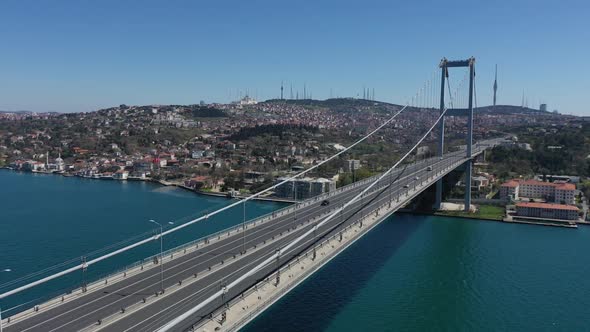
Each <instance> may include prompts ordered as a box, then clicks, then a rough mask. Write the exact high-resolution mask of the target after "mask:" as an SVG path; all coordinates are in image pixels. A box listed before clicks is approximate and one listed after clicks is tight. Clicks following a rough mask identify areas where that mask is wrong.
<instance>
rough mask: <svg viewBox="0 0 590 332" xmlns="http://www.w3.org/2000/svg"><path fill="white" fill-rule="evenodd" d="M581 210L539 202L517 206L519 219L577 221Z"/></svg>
mask: <svg viewBox="0 0 590 332" xmlns="http://www.w3.org/2000/svg"><path fill="white" fill-rule="evenodd" d="M579 213H580V210H579V209H578V208H577V207H575V206H571V205H564V204H554V203H537V202H520V203H517V204H516V215H517V216H518V217H531V218H544V219H562V220H577V219H578V218H579Z"/></svg>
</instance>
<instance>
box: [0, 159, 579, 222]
mask: <svg viewBox="0 0 590 332" xmlns="http://www.w3.org/2000/svg"><path fill="white" fill-rule="evenodd" d="M0 169H5V170H10V171H13V172H19V173H31V174H45V175H61V176H63V177H76V178H81V179H88V180H116V181H141V182H149V183H154V184H158V185H161V186H164V187H176V188H180V189H182V190H186V191H190V192H192V193H194V194H197V195H203V196H210V197H219V198H227V199H234V198H235V199H244V198H246V197H245V196H240V195H235V196H229V195H228V194H226V193H222V192H210V191H201V190H195V189H193V188H190V187H187V186H185V185H183V184H179V183H174V182H168V181H165V180H155V179H152V178H145V179H141V178H127V179H114V178H91V177H84V176H79V175H75V174H70V173H56V172H27V171H20V170H15V169H12V168H10V167H0ZM253 200H258V201H263V202H274V203H289V204H292V203H295V201H293V200H289V199H283V198H275V197H255V198H253ZM396 213H405V214H413V215H423V216H435V217H445V218H458V219H471V220H482V221H495V222H501V223H508V224H510V223H513V224H524V225H537V226H551V227H565V228H577V227H578V226H577V225H578V224H580V225H589V224H590V223H589V222H577V223H576V224H575V225H569V224H565V223H564V224H558V223H551V222H527V221H520V220H514V221H505V220H504V219H496V218H489V217H480V216H459V215H447V214H444V213H440V212H436V211H433V212H426V211H411V210H407V209H400V210H398V211H396Z"/></svg>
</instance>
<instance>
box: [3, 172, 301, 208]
mask: <svg viewBox="0 0 590 332" xmlns="http://www.w3.org/2000/svg"><path fill="white" fill-rule="evenodd" d="M0 170H7V171H12V172H17V173H25V174H43V175H59V176H63V177H66V178H79V179H85V180H102V181H105V180H106V181H133V182H149V183H154V184H158V185H161V186H164V187H176V188H180V189H183V190H186V191H190V192H192V193H195V194H197V195H204V196H212V197H219V198H227V199H233V198H235V199H244V198H245V196H241V195H235V196H229V195H228V194H226V193H222V192H208V191H202V190H195V189H192V188H190V187H187V186H185V185H183V184H179V183H174V182H168V181H165V180H155V179H152V178H147V177H146V178H137V177H129V178H127V179H115V178H112V177H111V178H107V177H101V178H93V177H86V176H80V175H76V174H71V173H65V172H64V173H58V172H29V171H21V170H16V169H13V168H10V167H7V166H4V167H0ZM253 200H257V201H263V202H275V203H289V204H292V203H295V201H294V200H290V199H284V198H278V197H255V198H253Z"/></svg>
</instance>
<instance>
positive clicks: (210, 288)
mask: <svg viewBox="0 0 590 332" xmlns="http://www.w3.org/2000/svg"><path fill="white" fill-rule="evenodd" d="M456 67H464V68H467V74H466V78H467V79H464V81H465V82H468V83H467V84H468V88H467V91H468V93H467V94H465V95H464V96H463V95H462V96H459V93H458V92H459V91H458V90H459V89H460V87H458V88H457V91H455V93H454V94H453V91H452V90H451V89H450V88H451V87H450V83H449V69H450V68H456ZM439 69H440V72H441V79H440V84H441V85H440V88H441V90H440V103H439V104H438V105H437V107H436V108H434V107H432V105H431V103H432V100H435V99H438V98H433V94H432V93H431V91H432V84H431V83H432V82H431V83H429V85H428V87H426V86H425V87H424V88H422V89H420V91H419V92H418V93H417V94H416V96H415V97H412V100H411V102H409V103H408V105H406V106H404V107H402V108H401V109H400V110H399V111H398V112H396V113H395V114H393V115H392V116H391V117H390V118H389V119H388V120H387V121H384V122H383V123H382V124H380V125H379V126H378V127H377V128H376V129H374V130H373V131H371V132H369V133H368V134H367V135H365V136H363V137H362V138H361V139H359V140H358V141H356V142H354V143H353V144H351V145H349V146H348V147H346V148H345V149H344V150H342V151H339V152H338V153H336V154H334V155H333V156H331V157H329V158H327V159H326V160H324V161H322V162H320V163H318V164H317V165H315V166H313V167H310V168H309V169H306V170H304V171H303V172H301V173H299V174H296V175H294V176H292V177H290V178H289V179H286V180H285V181H283V182H281V183H279V184H277V185H275V186H272V187H270V188H268V189H265V190H263V191H261V192H258V193H256V194H253V195H251V196H250V197H248V198H245V199H243V200H241V201H237V202H234V203H232V204H229V205H228V206H226V207H223V208H221V209H219V210H216V211H213V212H210V213H207V214H206V215H204V216H202V217H199V218H196V219H193V220H191V221H189V222H186V223H183V224H181V225H178V226H175V227H172V228H170V229H167V230H166V231H164V230H163V228H162V229H161V232H160V233H159V234H157V235H154V236H152V237H146V238H144V239H141V240H139V241H136V242H133V243H131V244H128V245H126V246H123V247H120V248H116V249H113V250H112V251H108V252H106V253H104V254H103V255H101V256H99V257H96V258H93V259H91V260H84V261H83V262H82V263H81V264H79V265H74V266H72V267H69V268H66V269H63V270H61V271H58V272H56V273H53V274H50V275H45V276H44V277H41V278H39V279H37V280H33V281H30V282H28V283H24V284H20V285H19V286H18V287H14V288H12V289H9V290H7V291H4V292H3V293H1V294H0V301H1V300H2V299H4V298H8V297H10V296H15V295H16V294H19V293H21V292H24V291H27V290H30V289H33V288H38V287H43V286H44V285H45V284H46V283H48V282H50V281H52V280H56V279H58V278H62V277H64V276H66V275H69V274H71V273H73V272H75V271H86V270H87V269H89V268H92V265H94V264H96V263H98V262H101V261H105V260H107V259H109V258H111V257H113V256H116V255H119V254H121V253H123V252H126V251H129V250H131V249H133V248H136V247H138V246H141V245H143V244H145V243H148V242H151V241H154V240H159V241H161V240H162V238H163V237H164V236H166V235H167V234H170V233H173V232H177V231H180V230H181V229H183V228H185V227H187V226H189V225H192V224H194V223H197V222H199V221H202V220H206V219H208V218H211V217H212V216H214V215H216V214H219V213H221V212H223V211H224V210H227V209H230V208H233V207H238V208H239V207H242V208H243V209H245V207H246V202H247V201H249V200H251V199H253V198H255V197H257V196H259V195H261V194H264V193H266V192H268V191H271V190H273V189H274V188H276V187H277V186H279V185H283V184H285V183H287V182H288V181H292V180H293V179H296V178H297V177H301V176H303V175H305V174H307V173H308V172H311V171H313V170H314V169H317V168H318V167H320V166H321V165H323V164H325V163H328V162H330V161H331V160H334V159H335V158H337V157H339V156H340V155H342V154H343V153H346V152H347V151H349V150H351V149H353V148H354V147H355V146H357V145H358V144H361V143H362V142H364V141H366V140H367V139H368V138H369V137H371V136H373V135H374V134H375V133H377V132H379V131H380V130H382V129H383V128H385V127H386V126H388V125H389V124H391V122H392V121H394V120H395V118H396V117H397V116H398V115H400V114H401V113H403V112H404V111H408V110H410V109H413V108H416V107H420V108H427V109H428V108H430V109H432V110H433V111H435V109H436V111H437V112H438V114H437V116H436V119H435V121H433V123H431V124H430V127H429V128H428V129H427V130H425V132H424V133H423V134H422V135H421V136H420V137H419V139H418V140H417V141H416V142H415V144H414V145H413V146H412V147H411V148H409V149H408V150H407V151H406V152H405V153H404V155H403V156H402V157H401V158H400V159H399V160H398V161H397V162H396V163H395V164H394V165H392V166H391V167H390V168H389V169H387V170H386V171H384V172H382V173H381V174H379V175H376V176H373V177H371V178H367V179H364V180H362V181H358V182H355V183H352V184H350V185H347V186H344V187H341V188H338V189H337V190H335V191H333V192H329V193H325V194H323V195H320V196H316V197H313V198H311V199H308V200H305V201H300V202H297V203H295V204H293V205H291V206H289V207H286V208H283V209H281V210H277V211H275V212H272V213H270V214H268V215H265V216H262V217H259V218H256V219H254V220H246V218H245V213H244V218H243V220H242V222H241V223H240V224H238V225H236V226H234V227H232V228H229V229H226V230H223V231H220V232H218V233H215V234H210V235H208V236H207V237H204V238H202V239H197V240H195V241H193V242H190V243H187V244H185V245H182V246H180V247H178V248H174V249H172V250H169V251H167V252H165V253H161V254H160V255H156V256H154V257H152V259H151V260H143V261H141V262H138V263H137V264H135V265H133V266H131V267H129V268H127V269H125V270H124V271H121V272H118V273H115V274H112V275H110V276H109V277H107V278H102V279H99V280H94V281H92V282H90V283H84V284H83V285H82V286H80V287H76V288H73V289H72V290H70V291H69V292H67V293H64V294H62V295H60V296H56V297H55V298H52V299H50V300H46V301H43V302H40V303H33V304H29V305H28V306H27V307H26V308H24V309H22V310H15V311H14V312H11V313H9V314H7V310H5V311H4V312H1V311H0V314H2V316H1V318H0V329H1V330H2V332H3V331H99V330H100V331H186V330H208V331H212V330H236V329H239V328H240V327H242V326H244V325H245V324H247V322H249V321H250V320H251V319H253V318H254V317H256V315H258V314H259V313H260V312H262V311H263V310H264V309H266V308H267V307H269V306H270V305H271V304H272V303H274V302H275V301H276V300H277V299H279V298H280V297H281V296H282V295H284V294H285V293H286V292H288V291H289V290H291V289H292V288H294V287H296V286H297V284H299V283H300V282H301V281H302V280H304V279H305V278H307V277H308V276H309V275H311V274H312V273H313V272H315V271H316V270H317V269H319V268H320V267H321V266H322V265H323V264H325V263H327V262H328V261H329V260H330V259H332V258H333V257H335V256H336V255H337V254H338V253H340V252H341V251H342V250H344V249H346V248H347V247H348V246H349V245H350V244H351V243H353V242H354V241H356V240H357V239H359V238H360V237H362V235H363V234H365V233H366V232H368V231H370V230H371V229H372V228H373V227H375V226H376V225H378V224H379V223H380V222H381V221H383V220H384V219H386V218H387V217H388V216H390V215H391V214H393V213H395V212H396V211H397V210H398V209H399V208H401V207H403V206H405V205H407V204H408V203H409V202H411V201H412V200H413V199H414V198H415V197H417V196H418V195H420V194H421V193H422V192H424V191H425V190H426V189H427V188H429V187H431V186H435V187H436V191H435V193H436V194H435V196H436V197H435V203H434V207H435V208H438V207H440V203H441V201H442V198H443V194H442V193H443V181H442V180H443V178H444V177H445V176H446V175H447V174H449V173H450V172H452V171H454V170H457V169H462V170H463V171H464V172H465V183H466V184H467V185H466V186H465V208H466V209H468V208H469V206H470V203H471V192H470V185H469V184H470V183H471V173H472V166H471V164H472V162H473V160H474V158H476V157H477V156H478V155H479V154H481V153H482V152H483V151H484V150H485V149H487V148H490V147H493V146H495V145H497V144H499V143H500V142H501V141H502V139H500V138H496V139H488V140H481V141H479V142H474V141H473V123H474V122H473V108H474V104H476V99H475V98H476V94H475V84H474V80H475V59H474V58H470V59H467V60H461V61H448V60H446V59H443V60H442V61H441V62H440V64H439ZM460 86H462V85H460ZM445 92H447V93H445ZM446 94H448V97H449V100H445V97H446ZM419 100H420V101H421V102H419ZM448 116H453V117H465V118H466V119H467V121H466V127H467V128H466V134H465V144H464V145H461V146H459V147H455V149H452V150H453V151H451V149H448V147H446V146H445V117H448ZM435 130H438V135H437V139H438V145H437V146H438V151H437V152H438V153H437V155H436V156H432V157H429V158H424V159H421V160H419V159H417V158H414V160H412V161H410V159H411V156H412V155H413V153H414V152H415V150H416V149H417V148H418V147H419V146H420V145H421V144H424V143H425V140H427V138H428V137H430V136H431V134H432V133H433V131H435ZM294 190H295V189H294ZM0 289H1V288H0ZM8 312H9V311H8Z"/></svg>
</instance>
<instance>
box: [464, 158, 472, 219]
mask: <svg viewBox="0 0 590 332" xmlns="http://www.w3.org/2000/svg"><path fill="white" fill-rule="evenodd" d="M470 207H471V160H467V161H466V162H465V212H469V208H470Z"/></svg>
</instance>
